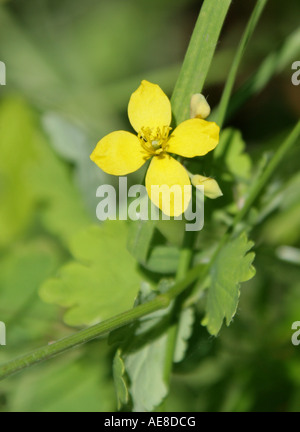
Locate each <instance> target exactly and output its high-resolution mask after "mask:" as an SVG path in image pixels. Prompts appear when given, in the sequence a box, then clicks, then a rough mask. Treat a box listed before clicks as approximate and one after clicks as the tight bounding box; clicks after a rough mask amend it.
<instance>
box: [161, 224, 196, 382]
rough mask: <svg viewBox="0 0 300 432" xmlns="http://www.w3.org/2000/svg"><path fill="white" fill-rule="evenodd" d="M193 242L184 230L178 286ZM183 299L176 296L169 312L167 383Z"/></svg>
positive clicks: (191, 252)
mask: <svg viewBox="0 0 300 432" xmlns="http://www.w3.org/2000/svg"><path fill="white" fill-rule="evenodd" d="M193 243H194V233H193V232H188V231H187V232H186V233H185V237H184V242H183V247H182V250H181V253H180V259H179V264H178V269H177V273H176V282H177V283H178V284H179V286H180V282H181V281H184V282H186V274H187V272H188V270H189V268H190V265H191V261H192V257H193ZM182 303H183V299H182V298H181V296H176V301H175V304H174V307H173V310H172V312H171V314H170V321H171V325H170V327H169V329H168V339H167V347H166V357H165V368H164V379H165V382H166V383H167V384H169V381H170V377H171V373H172V368H173V359H174V352H175V348H176V341H177V333H178V318H179V315H180V311H181V309H182Z"/></svg>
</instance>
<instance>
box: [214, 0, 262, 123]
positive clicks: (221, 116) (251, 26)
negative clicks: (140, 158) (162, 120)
mask: <svg viewBox="0 0 300 432" xmlns="http://www.w3.org/2000/svg"><path fill="white" fill-rule="evenodd" d="M267 2H268V0H258V1H257V3H256V6H255V8H254V10H253V12H252V15H251V17H250V20H249V22H248V24H247V27H246V29H245V32H244V34H243V37H242V39H241V41H240V43H239V46H238V49H237V51H236V54H235V57H234V60H233V63H232V66H231V69H230V71H229V74H228V78H227V81H226V85H225V88H224V91H223V94H222V98H221V102H220V105H219V110H218V117H217V124H218V125H219V126H220V127H222V126H223V124H224V121H225V116H226V113H227V110H228V105H229V101H230V97H231V94H232V90H233V86H234V83H235V80H236V76H237V72H238V69H239V66H240V63H241V60H242V58H243V55H244V52H245V49H246V47H247V45H248V42H249V40H250V38H251V36H252V35H253V33H254V30H255V28H256V25H257V23H258V21H259V18H260V17H261V14H262V12H263V10H264V8H265V6H266V4H267Z"/></svg>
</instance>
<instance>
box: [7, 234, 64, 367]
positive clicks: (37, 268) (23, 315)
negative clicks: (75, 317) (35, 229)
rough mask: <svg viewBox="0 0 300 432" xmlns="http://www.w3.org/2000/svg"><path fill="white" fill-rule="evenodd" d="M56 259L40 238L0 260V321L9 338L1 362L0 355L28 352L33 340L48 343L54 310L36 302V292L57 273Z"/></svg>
mask: <svg viewBox="0 0 300 432" xmlns="http://www.w3.org/2000/svg"><path fill="white" fill-rule="evenodd" d="M58 257H59V255H58V254H57V250H56V249H55V248H53V247H52V245H51V244H47V243H46V242H45V239H39V240H35V241H34V242H30V243H29V242H28V243H27V244H26V245H18V246H15V247H14V248H13V250H11V251H10V252H9V253H6V255H5V257H3V258H2V259H1V260H0V299H1V301H0V319H1V320H2V321H4V322H5V323H6V325H7V329H8V338H9V344H8V346H7V348H6V349H5V351H4V350H3V351H1V361H3V356H6V355H8V356H11V354H12V353H13V354H14V355H16V354H20V353H21V351H22V349H23V350H24V349H27V350H28V349H29V344H30V343H31V342H32V341H36V340H37V339H38V340H39V343H46V342H48V339H47V337H46V338H45V333H47V334H49V333H51V330H50V328H51V326H52V325H53V324H54V323H55V322H56V319H57V315H56V312H57V311H56V308H53V307H51V306H49V305H46V304H44V303H43V302H42V301H41V300H40V299H39V296H38V289H39V287H40V285H41V284H42V283H43V282H44V281H45V280H46V279H47V278H48V277H50V276H51V274H53V271H54V270H56V268H57V266H58V263H59V259H58ZM55 335H56V332H55V333H54V332H53V334H52V337H55Z"/></svg>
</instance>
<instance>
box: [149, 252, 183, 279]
mask: <svg viewBox="0 0 300 432" xmlns="http://www.w3.org/2000/svg"><path fill="white" fill-rule="evenodd" d="M179 257H180V249H179V248H177V247H174V246H155V247H154V248H153V249H151V251H150V256H149V259H148V261H147V263H146V264H145V267H146V268H147V269H148V270H150V271H153V272H155V273H162V274H172V273H175V272H176V270H177V267H178V263H179Z"/></svg>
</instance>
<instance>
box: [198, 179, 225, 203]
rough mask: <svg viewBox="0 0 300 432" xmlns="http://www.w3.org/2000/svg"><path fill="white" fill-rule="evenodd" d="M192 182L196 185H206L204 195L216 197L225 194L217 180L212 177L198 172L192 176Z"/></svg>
mask: <svg viewBox="0 0 300 432" xmlns="http://www.w3.org/2000/svg"><path fill="white" fill-rule="evenodd" d="M192 184H193V185H194V186H195V187H197V186H204V195H205V196H207V198H211V199H216V198H219V197H221V196H223V192H222V191H221V189H220V186H219V185H218V183H217V181H216V180H215V179H213V178H211V177H204V176H202V175H199V174H196V175H194V176H193V177H192Z"/></svg>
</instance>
